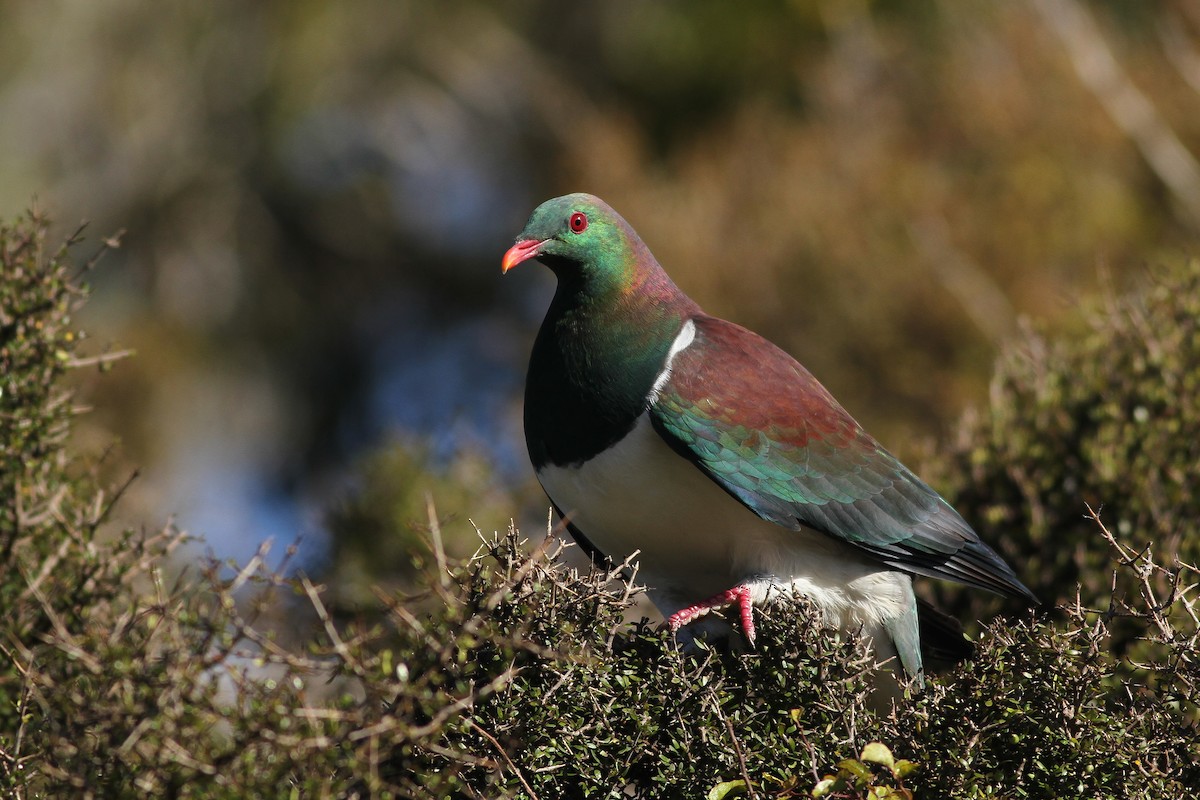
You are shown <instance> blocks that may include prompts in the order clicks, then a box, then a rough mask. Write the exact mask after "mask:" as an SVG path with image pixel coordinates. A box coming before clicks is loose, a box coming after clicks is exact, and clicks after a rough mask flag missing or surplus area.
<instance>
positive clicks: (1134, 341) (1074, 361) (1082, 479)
mask: <svg viewBox="0 0 1200 800" xmlns="http://www.w3.org/2000/svg"><path fill="white" fill-rule="evenodd" d="M1084 317H1085V319H1086V320H1087V323H1088V329H1087V330H1086V331H1085V332H1084V333H1083V334H1082V335H1080V336H1078V337H1074V338H1070V339H1063V340H1060V341H1057V342H1050V341H1047V340H1046V339H1045V338H1043V337H1041V336H1038V335H1036V334H1033V333H1027V334H1026V335H1025V336H1024V337H1023V339H1022V340H1021V341H1020V342H1019V344H1018V346H1017V347H1015V348H1013V349H1012V350H1010V352H1009V353H1008V354H1007V355H1006V357H1005V358H1004V359H1003V360H1002V361H1001V364H1000V366H999V369H998V371H997V374H996V376H995V378H994V380H993V383H992V392H991V398H992V400H991V406H990V409H989V410H988V412H987V413H985V414H979V415H974V416H971V417H969V418H968V420H967V422H966V424H964V426H963V428H962V430H961V432H960V435H959V437H958V443H957V445H956V446H955V448H954V449H953V451H952V452H951V453H950V454H949V455H948V456H947V457H946V458H945V459H944V461H943V463H942V464H941V465H938V468H939V469H940V471H941V473H942V480H941V481H940V482H939V483H940V485H941V486H942V487H943V488H946V489H948V496H950V497H952V498H953V499H954V502H955V505H956V507H957V508H958V509H959V510H960V511H961V512H962V513H963V515H964V516H965V517H966V518H967V519H969V520H971V521H972V522H973V524H975V526H976V528H977V529H978V530H979V532H980V534H981V535H982V536H983V538H984V539H985V540H986V541H988V542H990V543H992V544H993V545H997V546H998V549H999V550H1000V551H1001V552H1002V553H1003V554H1004V556H1005V557H1006V558H1007V559H1008V560H1009V561H1010V563H1013V564H1015V565H1017V572H1018V573H1019V574H1020V575H1021V576H1022V577H1023V578H1024V579H1025V581H1026V583H1027V584H1028V585H1029V586H1030V587H1031V588H1033V589H1034V591H1035V592H1037V593H1039V594H1040V595H1041V596H1042V599H1043V600H1045V601H1058V602H1065V601H1071V600H1074V599H1075V595H1076V586H1077V585H1079V586H1080V587H1081V588H1080V592H1081V594H1080V597H1081V599H1082V602H1083V603H1084V604H1086V605H1088V606H1091V607H1095V608H1102V607H1105V606H1107V605H1108V602H1109V596H1110V594H1111V588H1112V584H1111V580H1110V574H1109V569H1108V559H1109V553H1108V549H1107V548H1106V547H1105V546H1104V544H1103V540H1102V537H1101V536H1100V534H1099V530H1098V528H1097V526H1096V525H1095V523H1094V522H1093V521H1092V520H1090V519H1088V507H1089V506H1090V507H1092V508H1096V509H1098V510H1102V511H1103V513H1104V516H1105V518H1106V519H1107V520H1108V521H1109V522H1110V523H1112V524H1113V526H1114V528H1115V531H1114V532H1115V533H1116V535H1117V537H1118V539H1119V540H1120V541H1121V542H1122V543H1124V544H1126V545H1127V546H1130V547H1132V548H1134V549H1135V550H1140V549H1141V548H1142V547H1152V549H1153V551H1154V552H1155V553H1157V554H1158V555H1159V557H1160V560H1161V561H1162V562H1163V563H1170V562H1171V561H1172V560H1173V559H1174V558H1175V557H1179V558H1181V559H1182V560H1184V561H1186V562H1190V563H1193V564H1195V563H1197V562H1200V529H1198V528H1197V520H1200V472H1198V471H1197V465H1198V464H1200V261H1197V260H1192V261H1187V262H1182V263H1179V264H1177V265H1175V266H1173V267H1170V268H1166V267H1164V268H1159V269H1158V270H1157V273H1156V274H1155V276H1154V280H1153V282H1152V283H1151V284H1150V285H1149V286H1147V287H1146V288H1144V289H1143V290H1141V291H1137V292H1134V293H1131V294H1129V295H1126V296H1124V297H1120V298H1118V297H1114V296H1112V295H1111V293H1110V294H1107V295H1106V296H1104V297H1102V298H1100V299H1099V300H1093V301H1090V302H1088V303H1086V304H1085V306H1084Z"/></svg>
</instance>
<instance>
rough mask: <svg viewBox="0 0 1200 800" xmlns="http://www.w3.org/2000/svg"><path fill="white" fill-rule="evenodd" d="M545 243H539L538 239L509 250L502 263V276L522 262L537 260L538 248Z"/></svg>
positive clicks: (520, 243) (524, 242)
mask: <svg viewBox="0 0 1200 800" xmlns="http://www.w3.org/2000/svg"><path fill="white" fill-rule="evenodd" d="M545 243H546V242H545V240H543V241H540V242H539V241H538V240H537V239H526V240H525V241H523V242H517V243H516V244H514V245H513V246H512V247H510V248H508V252H507V253H505V254H504V260H503V261H501V262H500V272H501V274H503V273H505V272H508V271H509V270H510V269H512V268H513V267H515V266H516V265H517V264H520V263H521V262H522V261H528V260H529V259H531V258H537V255H538V248H540V247H541V246H542V245H544V244H545Z"/></svg>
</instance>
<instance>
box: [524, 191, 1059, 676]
mask: <svg viewBox="0 0 1200 800" xmlns="http://www.w3.org/2000/svg"><path fill="white" fill-rule="evenodd" d="M534 258H536V259H537V260H539V261H541V262H542V263H543V264H545V265H546V266H547V267H549V268H550V269H551V270H552V271H553V272H554V274H555V275H556V276H557V278H558V289H557V291H556V292H555V295H554V299H553V300H552V301H551V303H550V309H549V311H548V312H547V313H546V319H545V321H544V322H543V323H542V327H541V329H540V330H539V331H538V335H537V339H536V341H535V342H534V345H533V354H532V356H531V358H530V362H529V375H528V378H527V381H526V386H525V438H526V443H527V445H528V447H529V456H530V459H531V460H532V461H533V466H534V469H535V470H536V471H537V477H538V480H539V481H540V482H541V484H542V487H543V488H544V489H545V490H546V493H547V494H548V495H549V496H550V500H551V502H552V503H553V504H554V506H555V508H556V509H557V510H558V512H559V513H560V515H562V516H563V517H564V518H565V520H566V521H567V525H568V529H569V530H570V531H571V533H572V535H573V536H574V537H575V539H576V540H577V541H578V543H579V544H580V545H581V547H583V549H584V550H586V551H587V552H588V553H589V554H590V555H592V557H593V558H610V559H613V560H615V561H617V562H620V561H622V560H624V559H625V558H626V557H628V556H629V555H630V554H632V553H634V552H635V551H636V552H638V553H639V554H640V555H639V556H638V561H639V578H640V579H641V580H644V581H645V583H646V585H647V590H648V593H649V596H650V599H651V600H652V601H653V602H654V604H655V605H656V606H657V607H658V608H659V610H660V611H661V612H662V613H663V615H664V617H666V619H667V623H668V625H669V626H670V627H671V629H672V630H675V631H678V630H679V629H680V628H682V627H683V626H686V625H688V624H689V623H691V622H692V621H694V620H696V619H697V618H699V617H701V616H703V615H704V614H706V613H707V612H709V611H711V610H713V609H716V608H721V607H725V606H736V608H737V611H738V616H739V619H740V622H741V626H742V629H743V632H744V634H745V636H746V638H747V639H748V640H749V641H750V642H751V643H753V640H754V618H753V604H754V603H761V602H762V601H764V599H765V598H766V596H767V594H768V591H770V590H771V589H773V588H775V589H778V588H785V589H796V590H798V591H799V592H800V593H801V594H803V595H805V596H807V597H808V598H810V599H811V600H812V602H813V603H814V604H815V605H816V606H817V607H818V608H819V609H820V611H821V613H822V615H823V617H824V619H825V621H826V622H827V623H828V624H830V625H832V626H834V627H838V628H841V629H843V630H852V631H862V632H863V633H864V634H865V635H867V636H869V637H870V639H871V641H872V643H873V646H874V648H875V651H876V656H877V658H879V659H880V660H881V661H882V660H887V659H890V658H893V657H897V656H898V657H899V661H900V665H901V667H902V669H903V671H904V672H905V673H907V674H908V675H909V676H910V677H913V678H916V679H917V680H918V681H920V680H921V675H922V662H921V648H920V632H919V631H920V628H919V624H918V615H917V601H916V598H915V596H914V594H913V589H912V580H911V576H912V575H925V576H930V577H934V578H943V579H946V580H951V581H957V582H959V583H964V584H967V585H969V586H975V587H978V588H981V589H987V590H989V591H992V592H996V593H999V594H1004V595H1012V596H1017V597H1023V598H1026V599H1027V600H1029V601H1031V602H1036V601H1035V598H1034V596H1033V594H1032V593H1031V592H1030V591H1029V590H1028V589H1027V588H1025V586H1024V585H1022V583H1021V582H1020V581H1019V580H1018V579H1017V577H1016V575H1014V574H1013V571H1012V569H1010V568H1009V566H1008V565H1007V564H1005V563H1004V561H1003V560H1002V559H1001V558H1000V556H998V555H997V554H996V553H995V552H994V551H993V550H992V549H991V548H990V547H988V546H987V545H986V544H984V543H983V542H982V541H980V539H979V536H978V535H977V534H976V533H975V532H974V531H973V530H972V529H971V527H970V526H969V525H968V524H967V523H966V522H965V521H964V520H963V518H962V517H961V516H959V514H958V513H957V512H956V511H955V510H954V509H953V508H951V507H950V505H949V504H948V503H947V502H946V501H945V500H943V499H942V498H941V497H940V496H939V495H938V494H937V492H935V491H934V490H933V489H931V488H930V487H929V486H927V485H926V484H925V483H924V482H922V481H921V479H920V478H918V477H917V476H916V475H914V474H913V473H912V472H911V471H909V469H908V468H907V467H905V466H904V465H903V464H901V463H900V461H899V460H897V459H896V457H895V456H893V455H892V454H891V453H889V452H888V451H887V450H885V449H884V448H883V447H882V446H880V444H879V443H878V442H876V441H875V439H874V438H872V437H871V436H870V435H869V434H868V433H867V432H866V431H864V430H863V429H862V427H861V426H860V425H859V424H858V423H857V422H855V421H854V419H853V418H852V417H851V416H850V414H848V413H847V412H846V410H845V409H843V408H842V407H841V405H839V404H838V402H837V401H836V400H834V398H833V396H832V395H830V393H829V392H828V391H827V390H826V389H825V387H824V386H822V385H821V384H820V383H818V382H817V379H816V378H814V377H813V376H812V374H811V373H809V371H808V370H807V369H805V368H804V367H803V366H801V365H800V364H799V363H798V362H797V361H796V360H795V359H793V358H792V357H791V356H789V355H788V354H787V353H785V352H784V351H783V350H781V349H779V348H778V347H776V346H775V345H773V344H771V343H770V342H768V341H767V340H766V339H764V338H762V337H761V336H758V335H757V334H755V333H752V332H751V331H748V330H746V329H745V328H742V327H740V326H738V325H735V324H733V323H732V322H726V321H725V320H722V319H717V318H716V317H711V316H709V315H707V314H705V313H704V312H703V311H701V310H700V307H699V306H698V305H697V304H696V303H695V302H694V301H692V300H691V298H689V297H688V296H687V295H685V294H684V293H683V292H682V291H680V290H679V288H678V287H676V286H675V284H674V283H673V282H672V281H671V279H670V278H669V277H668V276H667V274H666V272H664V271H663V268H662V267H661V266H659V263H658V261H656V260H655V258H654V256H653V255H652V254H651V253H650V250H649V248H647V247H646V245H645V243H643V242H642V240H641V238H639V237H638V235H637V233H636V232H635V231H634V230H633V228H632V227H630V225H629V224H628V223H627V222H626V221H625V220H624V219H622V218H621V217H620V215H618V214H617V213H616V212H615V211H614V210H613V209H612V208H610V207H609V206H608V205H607V204H606V203H604V202H603V201H602V200H600V199H599V198H596V197H593V196H591V195H587V194H572V195H567V196H565V197H558V198H555V199H553V200H548V201H546V202H545V203H543V204H542V205H540V206H539V207H538V208H537V209H536V210H535V211H534V212H533V215H532V216H531V217H530V218H529V222H528V223H527V224H526V226H525V230H523V231H522V232H521V234H520V236H518V237H517V240H516V244H514V245H513V246H512V247H511V248H510V249H509V250H508V252H507V253H505V254H504V261H503V271H504V272H508V270H510V269H512V268H513V267H515V266H516V265H517V264H520V263H522V262H523V261H527V260H529V259H534Z"/></svg>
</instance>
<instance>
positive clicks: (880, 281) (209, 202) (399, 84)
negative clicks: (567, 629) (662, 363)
mask: <svg viewBox="0 0 1200 800" xmlns="http://www.w3.org/2000/svg"><path fill="white" fill-rule="evenodd" d="M1196 154H1200V0H1155V1H1153V2H1151V1H1149V0H1106V1H1105V2H1099V1H1097V2H1082V0H1022V1H1021V2H1010V3H994V2H990V1H988V0H913V1H912V2H896V1H895V0H880V1H878V2H872V1H870V0H761V2H755V3H731V2H728V0H660V1H659V2H647V1H646V0H584V1H583V2H577V3H573V4H571V5H570V8H569V10H566V9H565V7H564V6H563V4H561V3H556V2H550V0H508V1H507V2H505V1H501V2H468V1H466V0H438V2H402V1H400V0H356V1H355V2H343V3H322V2H303V1H300V2H297V1H296V0H292V1H291V2H282V1H281V0H274V1H269V0H262V1H261V2H254V3H246V2H241V1H240V0H208V1H207V2H204V3H161V2H154V1H153V0H86V2H85V1H84V0H38V1H37V2H31V1H30V0H0V215H3V216H5V217H11V216H14V215H17V214H20V213H22V211H23V209H25V208H26V207H28V206H29V205H30V204H31V203H32V202H34V200H35V199H36V203H37V204H38V205H39V206H40V207H42V208H44V209H47V210H49V211H50V212H51V213H52V215H53V216H54V217H55V219H56V220H57V221H58V222H59V224H60V226H61V228H62V230H63V233H64V234H65V233H67V232H68V231H69V230H70V229H72V228H74V227H75V225H76V223H77V222H78V221H79V220H81V219H88V220H90V221H91V224H90V228H89V231H90V237H91V241H92V242H93V243H97V242H98V241H99V240H100V239H101V238H102V237H104V236H107V235H109V234H111V233H113V232H114V231H117V230H119V229H124V230H126V234H125V235H124V239H123V246H122V247H121V249H120V250H119V251H117V252H116V253H113V254H110V255H109V256H108V257H106V260H105V262H104V263H103V265H102V268H101V269H100V270H99V271H98V272H96V273H95V274H94V276H93V278H92V280H93V285H94V289H95V293H94V297H93V300H92V302H91V303H90V304H89V305H88V306H87V308H86V310H85V312H84V319H83V320H81V324H82V325H83V326H84V327H85V328H87V329H88V330H89V331H90V332H91V333H92V335H93V338H94V340H95V341H94V342H93V345H92V347H93V349H95V350H100V349H103V348H114V349H123V348H128V349H131V350H134V351H136V354H137V355H136V357H135V358H132V359H128V360H126V361H123V362H121V363H120V364H119V365H118V366H117V367H116V368H115V373H116V374H115V376H108V377H105V378H104V379H98V378H97V377H96V376H85V377H84V379H83V380H84V382H85V383H86V384H87V386H85V390H86V397H87V398H88V399H89V401H90V402H92V403H93V404H94V405H95V406H96V409H97V411H96V413H95V414H93V415H92V417H91V422H90V424H91V425H92V432H91V433H90V434H88V438H89V442H88V444H89V446H91V447H94V448H96V449H97V450H99V449H102V448H103V447H105V446H106V444H107V443H108V442H111V440H112V438H113V436H114V434H115V436H116V437H117V439H118V441H119V445H118V447H117V448H116V449H115V450H114V451H113V454H112V455H111V456H110V457H109V459H110V463H112V464H115V465H116V466H115V467H114V470H118V469H125V470H128V469H130V468H132V467H133V466H137V467H139V468H140V469H141V471H142V477H140V478H139V480H138V481H137V482H136V483H135V485H134V488H133V490H132V491H131V494H130V496H129V499H128V500H127V502H125V503H124V505H123V509H124V514H125V516H126V518H127V521H128V522H131V523H133V524H137V525H141V524H146V525H149V526H156V525H157V524H158V523H159V522H160V521H161V520H162V519H164V518H165V517H167V516H168V515H175V516H176V519H177V521H178V522H179V524H180V525H181V526H182V527H185V528H186V529H188V530H190V531H192V532H194V533H196V534H198V535H201V536H203V537H204V538H205V540H206V545H204V546H205V547H207V548H208V549H209V550H210V551H211V552H213V553H215V554H216V555H217V556H219V557H231V558H236V559H245V558H246V557H247V556H249V555H250V554H251V553H253V552H254V550H255V549H256V548H257V547H258V545H259V543H260V542H261V541H263V540H264V539H266V538H269V537H273V538H274V540H275V542H276V543H277V544H276V546H277V547H281V546H282V545H284V544H287V543H290V542H292V541H293V540H294V539H295V538H296V537H297V536H301V537H302V543H301V545H300V555H299V559H300V563H302V564H303V565H304V566H305V567H306V568H307V569H309V570H310V571H313V572H317V573H318V574H322V575H325V576H327V577H328V578H329V579H330V580H332V581H334V582H335V583H336V584H337V585H339V586H341V587H343V591H344V593H345V597H346V598H347V600H349V601H350V602H359V601H361V602H368V598H369V595H366V594H362V593H364V592H365V591H366V590H365V588H361V587H364V585H365V584H364V580H365V579H370V580H374V581H380V582H384V583H391V582H394V581H402V580H403V576H404V574H405V571H406V570H408V569H410V566H411V561H412V553H417V554H419V553H420V552H421V547H422V546H421V544H420V537H421V535H422V530H423V528H424V526H425V525H426V521H427V515H426V504H425V497H426V494H427V493H431V494H432V497H433V499H434V501H435V503H436V508H437V512H438V516H439V517H440V518H441V520H442V527H443V530H444V533H445V535H446V537H447V539H448V540H449V541H450V543H451V548H452V549H456V550H457V551H458V552H468V553H469V552H470V551H471V550H472V549H473V544H472V543H473V542H474V541H475V532H474V529H473V527H472V524H471V521H473V522H474V523H475V524H476V525H478V526H479V527H480V528H481V529H482V530H483V531H485V532H491V531H492V530H496V529H500V530H503V529H504V528H505V527H507V525H508V524H509V519H510V518H514V519H515V520H516V522H517V523H518V524H519V525H520V526H522V528H523V529H524V530H525V531H526V532H527V533H528V534H529V535H531V536H534V537H540V535H541V531H542V530H544V525H545V521H546V511H547V506H546V502H545V500H544V498H543V497H542V495H541V494H540V492H539V490H538V489H537V486H536V482H535V481H533V478H532V472H531V470H530V469H529V467H528V464H527V461H526V457H525V451H524V440H523V435H522V432H521V425H520V407H521V397H520V395H521V390H522V385H523V381H524V372H525V365H526V360H527V357H528V352H529V348H530V345H531V343H532V340H533V336H534V333H535V331H536V329H537V326H538V324H539V322H540V321H541V317H542V314H543V312H544V310H545V307H546V305H547V303H548V301H549V298H550V296H551V294H552V293H553V281H552V277H551V275H550V274H549V272H548V271H546V270H544V269H542V268H540V267H539V266H537V265H536V264H530V265H527V266H526V267H523V268H521V269H518V270H516V271H514V272H513V273H511V274H509V275H508V276H505V277H503V278H502V277H501V275H500V270H499V260H500V256H501V255H502V253H503V252H504V250H505V249H506V248H507V247H508V245H509V244H510V243H511V241H512V239H513V237H514V236H515V235H516V234H517V233H518V232H519V231H520V229H521V228H522V226H523V224H524V221H525V219H526V218H527V216H528V215H529V212H530V211H531V210H532V209H533V208H534V207H535V206H536V205H537V204H538V203H540V202H541V201H542V200H544V199H546V198H549V197H552V196H556V195H559V194H564V193H566V192H571V191H588V192H592V193H595V194H598V195H600V196H602V197H604V198H605V199H606V200H608V201H609V202H610V203H611V204H612V205H613V206H614V207H616V208H617V209H618V210H619V211H620V212H621V213H622V214H623V215H624V216H625V217H626V218H627V219H629V220H630V222H631V223H632V224H633V225H634V226H635V227H636V228H637V229H638V231H639V232H640V233H641V234H642V236H643V238H644V239H645V240H646V241H647V242H648V243H649V244H650V246H651V248H652V249H653V250H654V252H655V253H656V255H657V256H658V257H659V260H660V261H662V262H663V264H664V265H665V266H666V267H667V269H668V271H670V273H671V274H672V276H673V277H674V278H675V280H676V281H677V282H678V283H679V284H680V285H681V286H682V287H683V288H684V289H685V290H686V291H687V292H689V293H690V294H691V295H692V296H693V297H695V298H696V299H697V300H698V301H699V302H700V303H701V304H702V305H704V306H705V307H706V309H707V310H708V311H710V312H712V313H715V314H718V315H720V316H724V317H727V318H731V319H733V320H736V321H738V322H740V323H742V324H744V325H746V326H748V327H751V328H753V329H756V330H758V331H759V332H761V333H763V334H764V335H766V336H767V337H769V338H771V339H773V340H775V341H776V342H778V343H779V344H781V345H782V346H783V347H785V348H786V349H787V350H789V351H790V352H791V353H793V354H794V355H796V356H797V357H798V358H799V359H800V360H801V361H803V362H804V363H805V364H806V365H807V366H808V367H809V368H810V369H812V370H813V372H814V373H816V375H817V376H818V377H819V378H820V379H821V380H822V381H823V382H824V383H825V384H826V385H827V386H828V387H829V388H830V389H831V390H832V391H833V393H834V394H835V395H836V396H838V397H839V398H840V399H841V400H842V402H843V404H844V405H846V406H847V408H848V409H849V410H850V411H851V413H853V414H855V415H856V416H857V417H858V418H859V420H860V421H862V422H863V423H864V425H865V426H866V427H867V428H868V429H869V430H871V431H872V432H873V433H875V434H876V436H877V437H878V438H880V439H881V440H882V441H883V442H884V443H885V444H886V445H887V446H889V447H890V448H891V449H893V450H894V451H896V452H898V453H899V454H900V455H901V456H902V457H904V458H905V459H906V460H910V461H915V462H917V463H919V461H920V458H921V454H922V453H923V452H927V451H928V450H929V448H931V447H935V446H936V444H935V442H936V441H937V438H938V437H939V436H943V435H945V433H946V432H947V431H949V430H950V429H951V427H952V426H953V424H954V421H955V419H956V418H957V417H958V415H959V414H960V413H961V412H962V410H963V409H964V408H967V407H970V406H978V407H982V406H984V405H985V404H986V402H987V385H988V384H987V382H988V378H989V375H990V374H991V370H992V365H993V361H994V358H995V355H996V353H997V349H998V347H999V346H1000V345H1001V344H1002V343H1003V342H1005V341H1006V340H1007V339H1010V338H1011V336H1012V335H1013V333H1014V332H1015V331H1016V330H1017V329H1018V326H1019V325H1021V324H1023V322H1022V321H1023V320H1030V321H1032V323H1033V324H1035V325H1037V326H1038V327H1041V328H1044V329H1047V330H1050V331H1055V330H1068V329H1070V328H1072V327H1073V326H1078V325H1080V324H1081V320H1080V319H1079V318H1078V316H1077V314H1078V311H1077V307H1078V301H1079V298H1080V297H1081V296H1083V295H1086V294H1089V293H1091V292H1093V291H1094V290H1095V288H1096V287H1097V286H1098V285H1099V284H1101V283H1105V282H1108V283H1113V284H1116V285H1118V286H1122V285H1125V284H1127V283H1129V282H1131V281H1136V280H1137V279H1138V276H1139V275H1140V274H1141V273H1142V272H1143V270H1145V269H1146V268H1147V267H1148V266H1151V265H1153V264H1155V263H1160V262H1163V261H1172V260H1176V259H1179V258H1181V257H1184V256H1185V255H1187V254H1189V253H1191V254H1195V252H1196V250H1197V247H1196V245H1197V231H1198V229H1200V169H1198V167H1197V162H1196ZM83 250H84V251H86V252H90V251H91V247H90V245H89V246H85V247H84V248H83ZM354 587H360V588H354ZM356 593H358V594H356ZM359 594H361V597H360V596H358V595H359Z"/></svg>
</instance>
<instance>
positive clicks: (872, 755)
mask: <svg viewBox="0 0 1200 800" xmlns="http://www.w3.org/2000/svg"><path fill="white" fill-rule="evenodd" d="M859 758H861V759H862V760H863V761H870V762H871V763H872V764H882V765H883V766H885V767H887V768H888V769H891V768H892V766H893V765H894V764H895V763H896V759H895V758H894V757H893V756H892V751H891V750H889V749H888V747H887V745H885V744H883V743H881V742H871V743H870V744H868V745H867V746H866V747H864V748H863V751H862V755H861V756H859Z"/></svg>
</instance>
